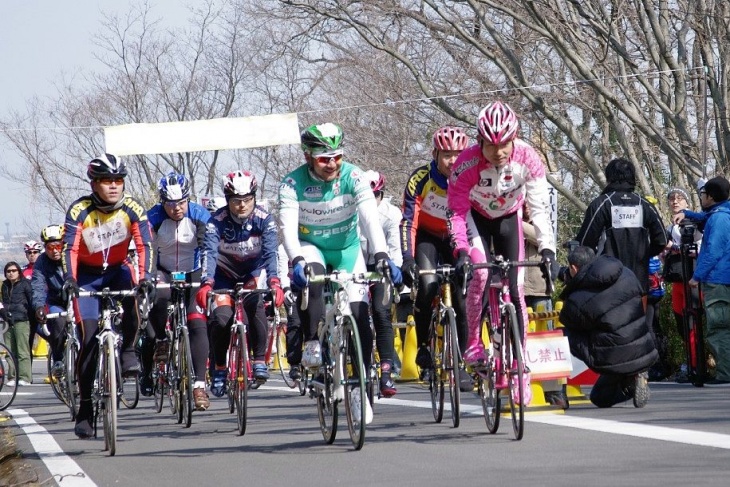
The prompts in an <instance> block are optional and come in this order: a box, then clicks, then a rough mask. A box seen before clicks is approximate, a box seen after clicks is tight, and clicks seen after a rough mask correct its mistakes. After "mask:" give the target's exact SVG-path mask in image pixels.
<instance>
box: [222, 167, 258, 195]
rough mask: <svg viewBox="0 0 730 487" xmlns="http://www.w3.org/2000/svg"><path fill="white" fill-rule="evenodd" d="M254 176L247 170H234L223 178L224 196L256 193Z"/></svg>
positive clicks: (256, 184) (256, 187) (256, 186)
mask: <svg viewBox="0 0 730 487" xmlns="http://www.w3.org/2000/svg"><path fill="white" fill-rule="evenodd" d="M257 189H258V183H256V176H254V175H253V173H251V172H249V171H235V172H232V173H229V174H228V175H227V176H226V177H225V178H224V179H223V194H224V195H226V196H246V195H249V194H256V190H257Z"/></svg>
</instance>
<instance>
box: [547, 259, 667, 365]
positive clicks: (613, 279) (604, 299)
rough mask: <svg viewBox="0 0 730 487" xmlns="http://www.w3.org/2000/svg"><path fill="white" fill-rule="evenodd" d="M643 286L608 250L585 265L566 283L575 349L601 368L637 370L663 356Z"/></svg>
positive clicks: (566, 312) (565, 317) (563, 316)
mask: <svg viewBox="0 0 730 487" xmlns="http://www.w3.org/2000/svg"><path fill="white" fill-rule="evenodd" d="M641 295H642V292H641V286H640V285H639V281H638V280H637V279H636V276H635V275H634V273H633V272H631V270H629V269H628V268H627V267H625V266H624V265H623V264H622V263H621V261H619V260H618V259H616V258H614V257H610V256H607V255H603V256H600V257H598V258H596V259H595V260H594V261H593V262H591V263H590V264H587V265H585V266H583V268H581V269H580V271H578V273H577V274H576V275H575V277H573V278H572V279H571V280H570V281H568V284H567V285H566V286H565V289H564V290H563V293H562V294H561V298H562V299H563V301H564V302H563V309H562V311H561V312H560V321H561V323H562V324H563V325H564V326H565V327H566V328H567V329H568V339H569V341H570V352H571V353H572V354H573V355H574V356H576V357H577V358H579V359H581V360H582V361H584V362H585V363H586V365H588V367H590V368H591V369H592V370H594V371H596V372H598V373H612V374H625V375H629V374H636V373H638V372H643V371H645V370H647V369H648V368H649V367H651V365H652V364H654V362H656V360H657V359H658V358H659V353H658V352H657V350H656V347H655V345H654V339H653V338H652V335H651V332H650V331H649V327H648V325H647V324H646V317H645V312H644V305H643V304H642V300H641Z"/></svg>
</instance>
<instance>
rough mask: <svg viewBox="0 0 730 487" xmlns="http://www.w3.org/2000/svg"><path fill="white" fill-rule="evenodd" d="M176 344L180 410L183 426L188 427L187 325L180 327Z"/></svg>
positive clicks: (190, 376)
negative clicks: (178, 365)
mask: <svg viewBox="0 0 730 487" xmlns="http://www.w3.org/2000/svg"><path fill="white" fill-rule="evenodd" d="M177 339H178V342H179V343H178V346H177V353H178V354H179V355H180V358H179V359H178V363H179V364H180V380H179V381H178V388H179V389H178V390H179V395H180V406H181V407H180V412H181V415H182V420H183V421H184V422H185V427H186V428H190V425H191V424H193V408H194V404H193V380H194V379H193V357H192V355H191V353H190V336H189V335H188V329H187V327H182V328H181V329H180V334H179V335H178V337H177Z"/></svg>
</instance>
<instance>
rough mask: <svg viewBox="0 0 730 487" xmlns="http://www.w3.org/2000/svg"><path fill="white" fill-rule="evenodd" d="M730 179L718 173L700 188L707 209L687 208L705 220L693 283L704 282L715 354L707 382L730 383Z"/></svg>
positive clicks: (709, 334)
mask: <svg viewBox="0 0 730 487" xmlns="http://www.w3.org/2000/svg"><path fill="white" fill-rule="evenodd" d="M728 196H730V182H728V180H727V179H725V178H724V177H722V176H717V177H714V178H712V179H710V180H709V181H707V183H705V185H704V186H703V187H702V188H701V189H700V204H701V205H702V209H703V210H704V212H703V213H702V214H697V213H694V212H690V211H687V210H685V211H683V212H681V213H680V214H683V215H684V217H685V218H695V219H698V220H702V221H704V224H705V226H704V236H703V238H702V249H701V251H700V253H699V255H698V256H697V267H696V268H695V271H694V274H693V275H692V279H690V281H689V285H690V286H692V287H697V286H698V285H699V283H702V301H703V304H704V308H705V315H706V317H707V344H708V346H709V347H710V352H712V354H713V356H714V357H715V363H716V366H715V378H714V379H712V380H709V381H706V382H705V384H730V257H729V256H730V202H728Z"/></svg>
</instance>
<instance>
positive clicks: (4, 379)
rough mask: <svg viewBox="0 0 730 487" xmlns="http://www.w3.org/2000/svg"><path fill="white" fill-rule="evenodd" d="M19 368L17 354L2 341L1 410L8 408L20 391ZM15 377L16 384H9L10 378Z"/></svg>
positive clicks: (0, 372)
mask: <svg viewBox="0 0 730 487" xmlns="http://www.w3.org/2000/svg"><path fill="white" fill-rule="evenodd" d="M17 370H18V361H17V360H16V359H15V355H13V354H12V353H10V349H9V348H8V347H6V346H5V345H4V344H2V343H0V411H2V410H4V409H6V408H8V407H9V406H10V405H11V404H12V403H13V399H15V394H17V392H18V380H17V379H18V378H17V376H16V373H17ZM11 377H13V380H14V381H15V384H14V385H9V384H8V382H10V378H11Z"/></svg>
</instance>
